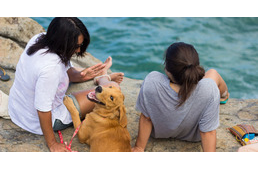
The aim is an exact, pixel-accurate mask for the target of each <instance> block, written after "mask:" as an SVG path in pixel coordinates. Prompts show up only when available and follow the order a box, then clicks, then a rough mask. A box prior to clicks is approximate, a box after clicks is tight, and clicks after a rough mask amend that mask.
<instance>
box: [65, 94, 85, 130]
mask: <svg viewBox="0 0 258 169" xmlns="http://www.w3.org/2000/svg"><path fill="white" fill-rule="evenodd" d="M64 105H65V106H66V108H67V110H68V111H69V112H70V114H71V117H72V120H73V126H74V128H75V129H76V128H77V127H78V126H79V125H80V124H81V119H80V115H79V112H78V110H77V109H76V107H75V106H74V104H73V100H72V99H71V98H70V97H68V96H65V97H64Z"/></svg>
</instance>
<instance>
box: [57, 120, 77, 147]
mask: <svg viewBox="0 0 258 169" xmlns="http://www.w3.org/2000/svg"><path fill="white" fill-rule="evenodd" d="M80 127H81V124H80V125H79V126H78V127H77V129H76V130H75V131H74V133H73V136H72V139H71V141H70V144H69V146H67V142H65V146H66V149H67V150H69V151H70V152H77V151H72V149H71V146H72V142H73V138H74V137H75V136H76V134H77V133H78V131H79V129H80ZM57 132H58V135H59V138H60V143H64V139H63V135H62V133H61V131H60V130H58V131H57Z"/></svg>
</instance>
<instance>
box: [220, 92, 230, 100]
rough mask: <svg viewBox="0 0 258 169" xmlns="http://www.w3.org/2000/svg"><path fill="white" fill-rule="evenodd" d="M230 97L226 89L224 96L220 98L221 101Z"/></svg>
mask: <svg viewBox="0 0 258 169" xmlns="http://www.w3.org/2000/svg"><path fill="white" fill-rule="evenodd" d="M228 98H229V92H228V91H225V92H224V93H223V94H222V96H221V98H220V101H225V100H227V99H228Z"/></svg>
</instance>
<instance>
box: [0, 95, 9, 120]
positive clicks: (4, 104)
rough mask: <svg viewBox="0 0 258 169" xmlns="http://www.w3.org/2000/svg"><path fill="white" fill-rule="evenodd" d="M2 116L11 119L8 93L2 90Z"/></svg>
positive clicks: (0, 102)
mask: <svg viewBox="0 0 258 169" xmlns="http://www.w3.org/2000/svg"><path fill="white" fill-rule="evenodd" d="M0 117H2V118H5V119H10V116H9V113H8V95H7V94H5V93H4V92H2V91H1V90H0Z"/></svg>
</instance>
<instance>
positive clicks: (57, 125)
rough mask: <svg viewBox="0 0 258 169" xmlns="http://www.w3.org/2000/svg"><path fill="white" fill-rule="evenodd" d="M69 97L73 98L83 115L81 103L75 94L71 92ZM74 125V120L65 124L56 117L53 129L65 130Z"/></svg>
mask: <svg viewBox="0 0 258 169" xmlns="http://www.w3.org/2000/svg"><path fill="white" fill-rule="evenodd" d="M68 97H70V98H71V99H72V100H73V104H74V106H75V107H76V109H77V110H78V112H79V115H80V117H81V109H80V106H79V103H78V101H77V100H76V98H75V96H74V95H71V94H70V95H68ZM72 125H73V122H71V123H69V124H63V123H62V121H61V120H59V119H56V120H55V122H54V125H53V130H54V131H58V130H64V129H66V128H68V127H71V126H72Z"/></svg>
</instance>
